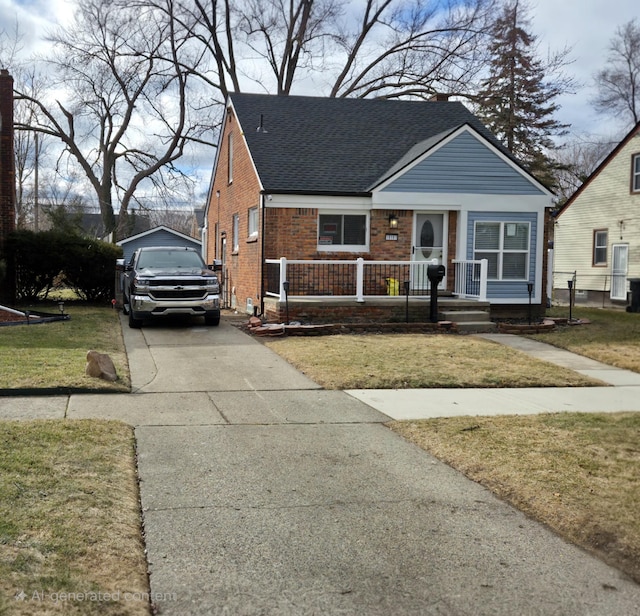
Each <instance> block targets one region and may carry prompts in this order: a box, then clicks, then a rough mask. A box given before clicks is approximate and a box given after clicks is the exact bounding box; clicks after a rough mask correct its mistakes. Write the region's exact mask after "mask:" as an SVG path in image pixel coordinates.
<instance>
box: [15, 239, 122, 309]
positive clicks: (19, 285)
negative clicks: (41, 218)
mask: <svg viewBox="0 0 640 616" xmlns="http://www.w3.org/2000/svg"><path fill="white" fill-rule="evenodd" d="M6 249H7V252H8V254H9V255H12V256H13V258H14V262H15V264H16V297H17V299H19V300H22V301H34V300H36V299H38V298H42V297H44V298H45V299H46V297H47V295H48V294H49V291H51V289H52V287H53V286H54V283H55V281H56V280H59V279H62V280H63V281H64V283H65V284H67V285H69V286H70V287H72V288H73V290H74V291H75V292H76V293H77V294H78V296H79V297H81V298H82V299H85V300H89V301H102V300H107V299H111V297H113V289H114V277H115V261H116V259H118V258H120V257H121V256H122V249H121V248H120V247H119V246H114V245H113V244H109V243H107V242H101V241H99V240H95V239H90V238H84V237H81V236H79V235H77V234H75V233H69V232H62V231H42V232H39V233H34V232H33V231H24V230H22V231H15V232H13V233H11V234H10V235H9V238H8V240H7V247H6Z"/></svg>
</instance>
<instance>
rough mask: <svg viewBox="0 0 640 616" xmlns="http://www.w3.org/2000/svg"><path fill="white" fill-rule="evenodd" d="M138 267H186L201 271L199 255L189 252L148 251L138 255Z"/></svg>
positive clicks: (201, 265)
mask: <svg viewBox="0 0 640 616" xmlns="http://www.w3.org/2000/svg"><path fill="white" fill-rule="evenodd" d="M138 267H139V268H153V269H163V268H167V267H188V268H198V269H202V267H203V263H202V260H201V259H200V255H198V253H197V252H193V251H191V250H170V249H167V250H149V251H146V252H142V253H141V254H140V258H139V259H138Z"/></svg>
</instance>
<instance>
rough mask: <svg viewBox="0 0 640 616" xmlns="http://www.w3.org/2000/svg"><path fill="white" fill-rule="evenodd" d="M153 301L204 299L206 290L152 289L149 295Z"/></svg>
mask: <svg viewBox="0 0 640 616" xmlns="http://www.w3.org/2000/svg"><path fill="white" fill-rule="evenodd" d="M149 295H150V296H151V297H152V298H153V299H157V300H163V299H205V298H206V297H207V292H206V290H203V289H196V288H191V289H178V290H176V289H152V290H151V293H150V294H149Z"/></svg>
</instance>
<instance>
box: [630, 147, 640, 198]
mask: <svg viewBox="0 0 640 616" xmlns="http://www.w3.org/2000/svg"><path fill="white" fill-rule="evenodd" d="M631 192H634V193H635V192H640V154H634V155H633V156H632V157H631Z"/></svg>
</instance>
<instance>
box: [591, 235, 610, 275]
mask: <svg viewBox="0 0 640 616" xmlns="http://www.w3.org/2000/svg"><path fill="white" fill-rule="evenodd" d="M602 236H604V243H603V242H602V241H600V242H598V238H599V237H600V238H602ZM608 244H609V229H594V230H593V247H592V250H593V252H592V259H593V261H592V265H593V267H607V264H608V262H609V250H608ZM598 250H604V261H598V260H597V258H596V255H597V252H598Z"/></svg>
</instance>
